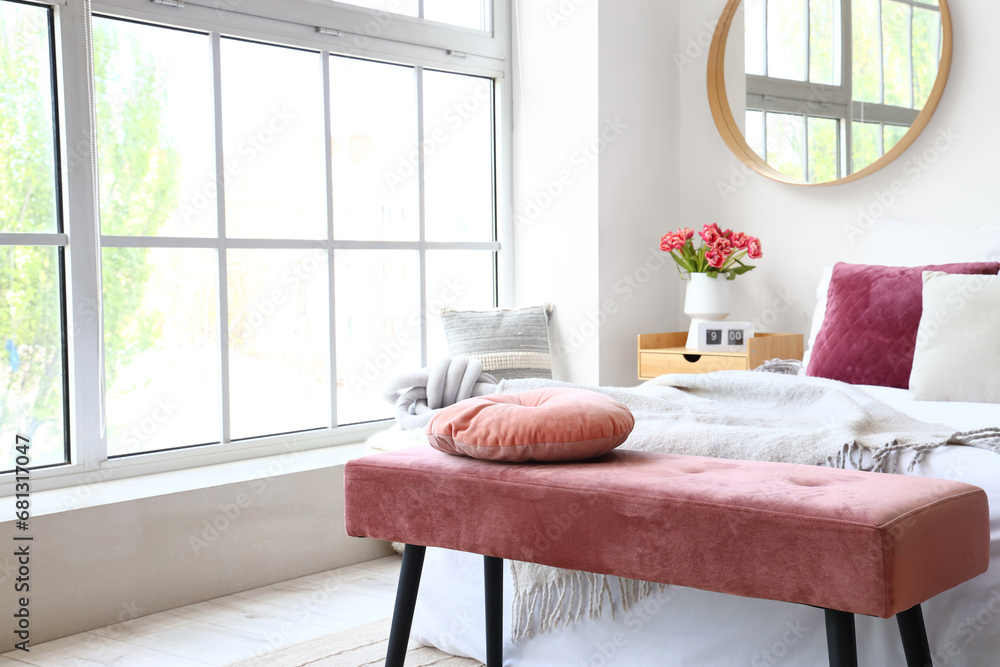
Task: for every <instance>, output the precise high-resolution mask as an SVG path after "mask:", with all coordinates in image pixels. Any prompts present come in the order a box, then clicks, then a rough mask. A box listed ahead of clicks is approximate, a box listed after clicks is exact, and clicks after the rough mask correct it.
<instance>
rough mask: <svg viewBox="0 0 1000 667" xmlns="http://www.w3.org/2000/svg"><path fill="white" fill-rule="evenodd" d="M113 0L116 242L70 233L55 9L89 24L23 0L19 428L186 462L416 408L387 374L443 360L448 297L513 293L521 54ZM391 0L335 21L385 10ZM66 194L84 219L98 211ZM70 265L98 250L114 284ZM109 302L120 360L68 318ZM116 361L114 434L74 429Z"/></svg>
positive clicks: (104, 88)
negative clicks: (513, 78)
mask: <svg viewBox="0 0 1000 667" xmlns="http://www.w3.org/2000/svg"><path fill="white" fill-rule="evenodd" d="M109 2H113V5H111V4H109V5H108V6H104V5H101V6H98V5H97V3H95V6H94V11H95V14H94V16H93V21H92V23H93V45H94V63H93V64H94V68H93V70H94V79H93V84H94V108H93V112H94V114H95V116H96V128H97V137H96V138H97V140H98V143H97V145H98V147H99V150H98V155H97V160H96V163H97V165H96V166H97V171H96V173H97V184H98V188H97V189H98V197H97V200H98V201H97V205H98V210H99V214H100V237H99V254H97V249H96V247H95V246H90V245H87V244H85V243H76V245H74V244H73V243H71V242H70V237H71V235H68V234H65V233H64V231H63V228H62V225H63V221H62V220H63V215H62V206H63V199H64V198H63V197H61V196H60V191H61V188H63V187H64V186H65V184H66V183H65V182H64V181H66V182H68V183H70V184H75V187H80V186H81V181H82V179H85V178H86V177H87V172H88V168H87V167H86V166H83V167H80V168H78V169H70V170H68V171H65V170H64V171H65V173H62V178H61V177H60V173H61V172H60V169H59V159H58V156H59V154H60V150H59V137H58V129H59V127H60V122H59V118H60V114H62V115H63V117H65V118H67V122H68V123H70V124H72V122H74V121H76V122H77V126H78V125H79V119H80V118H81V117H82V116H84V114H89V112H90V109H89V107H88V105H87V103H86V101H85V99H80V98H79V97H72V96H70V93H69V92H67V95H66V97H65V99H63V100H61V103H60V100H59V92H60V91H59V89H58V87H57V85H56V83H55V82H56V81H58V79H59V77H57V76H56V72H55V70H54V67H56V64H57V63H58V59H57V57H56V54H57V53H58V49H57V48H56V47H57V45H58V42H57V39H58V37H57V34H58V33H57V32H56V31H55V26H56V25H57V24H56V22H55V15H56V13H58V12H63V13H64V15H63V16H61V19H62V20H61V22H62V23H63V24H70V23H72V21H74V20H78V21H81V22H82V19H83V17H81V16H79V15H78V14H74V13H73V11H72V9H70V8H62V7H56V8H54V9H51V8H46V7H40V6H36V5H29V4H22V3H20V2H15V1H14V0H0V19H2V20H3V24H4V26H5V27H4V31H3V34H2V35H0V73H4V74H5V75H4V76H3V78H2V80H0V91H2V96H0V105H2V106H0V148H2V150H3V152H4V154H5V155H19V156H22V158H21V161H20V162H19V163H18V165H17V166H18V167H19V169H20V171H17V172H12V173H7V172H6V171H5V173H3V174H0V252H2V253H3V255H2V260H3V265H2V266H0V276H2V280H3V283H2V289H3V295H4V299H5V304H6V305H5V308H4V309H3V310H0V317H3V318H5V322H4V326H3V331H5V332H7V331H9V332H10V334H9V336H7V340H5V341H4V342H5V343H6V348H5V354H4V355H3V357H2V360H3V362H4V363H3V365H2V368H0V390H2V391H3V392H4V394H3V398H4V400H3V403H2V404H0V410H2V412H0V419H2V421H0V426H2V429H3V437H4V438H7V439H8V440H10V441H12V439H13V433H14V432H15V431H20V432H27V434H28V435H30V436H31V437H32V439H33V452H34V455H35V457H34V459H33V464H35V465H54V464H62V466H61V467H62V468H63V469H66V470H69V471H70V472H68V473H64V474H65V479H66V480H71V478H72V475H80V474H82V473H83V472H85V471H86V470H88V469H90V470H93V469H97V468H100V467H107V465H112V466H113V465H114V463H113V460H122V461H124V460H126V459H127V460H129V461H130V463H129V466H130V469H131V468H134V469H135V470H139V471H141V470H143V465H146V464H147V463H148V464H149V466H151V467H149V468H148V469H150V470H153V469H164V468H171V467H172V468H178V467H184V466H186V465H200V464H202V463H203V462H205V461H213V462H214V461H219V460H227V459H234V458H245V457H247V456H251V455H258V454H261V453H268V452H270V451H275V452H277V451H287V450H288V449H289V448H292V449H294V448H299V447H303V446H305V447H314V446H322V445H323V444H332V443H335V442H337V441H345V440H347V439H348V438H351V439H356V438H357V437H358V435H357V434H359V433H366V432H370V430H371V429H368V430H367V431H366V430H364V428H362V427H363V425H364V424H366V423H370V422H377V421H379V420H385V419H387V418H390V417H391V416H392V414H393V409H392V406H390V405H389V404H388V403H386V402H385V400H384V399H383V398H382V395H381V387H382V386H383V385H384V383H385V382H386V381H387V380H388V379H390V378H391V377H392V376H393V375H394V374H397V373H400V372H404V371H410V370H413V369H415V368H418V367H420V366H421V365H422V364H425V363H427V360H428V359H429V358H436V357H438V356H440V355H442V354H445V353H446V345H445V344H444V341H443V332H442V331H441V328H440V323H439V313H440V310H441V309H442V308H444V307H471V308H489V307H492V306H494V305H496V303H497V299H498V290H497V285H498V275H499V271H500V267H501V262H500V259H499V258H500V251H501V243H500V233H501V232H500V230H501V225H500V223H499V220H500V219H501V218H502V213H501V210H502V207H503V202H502V201H501V200H500V199H498V197H497V193H498V192H500V191H501V190H502V188H501V184H500V183H499V182H498V176H497V175H498V174H500V173H502V171H503V170H502V169H500V165H498V163H497V161H498V159H499V155H500V151H498V150H497V146H498V140H499V137H500V136H501V135H502V133H503V123H502V122H501V121H500V120H499V119H500V118H501V116H500V115H499V114H498V110H500V109H502V108H503V107H502V106H501V105H499V100H498V90H499V89H500V86H499V82H500V81H501V78H502V77H503V76H504V74H505V71H506V67H507V65H506V63H505V62H504V61H502V60H500V61H497V60H496V58H495V57H494V54H495V53H496V51H497V49H496V48H495V46H494V45H493V42H494V37H493V36H490V35H483V36H482V37H479V38H476V39H478V40H479V41H478V42H477V41H476V40H475V39H473V40H471V41H470V37H469V33H468V32H467V31H462V30H461V29H459V30H458V31H457V32H456V35H458V37H457V39H458V41H459V43H461V44H462V46H463V47H464V48H466V49H467V48H469V45H470V44H472V45H473V46H475V45H477V44H479V45H481V48H479V49H478V50H479V51H480V52H481V53H482V54H486V55H480V53H476V52H471V53H470V52H464V51H463V56H462V57H461V58H456V57H455V56H454V55H451V54H449V52H448V51H447V50H446V49H441V48H439V47H438V46H437V45H434V46H425V45H421V44H420V43H419V38H420V34H421V31H420V30H416V31H414V32H413V35H414V37H413V38H414V43H413V44H408V45H405V46H404V47H400V46H399V45H398V42H397V39H396V37H398V35H395V34H394V35H393V36H392V37H393V39H392V40H391V41H392V43H391V44H386V43H382V42H379V38H378V36H377V35H369V34H361V35H359V34H353V33H343V32H336V31H335V32H334V33H331V32H330V31H329V30H327V31H326V32H321V31H320V30H319V29H318V28H319V26H307V27H308V33H307V34H308V37H303V30H302V27H303V26H294V25H293V26H290V25H289V24H288V22H287V21H271V19H270V18H268V17H254V18H247V17H245V16H242V15H233V16H227V17H226V19H227V20H226V21H225V28H222V26H221V25H218V26H217V25H216V24H217V23H218V22H219V11H218V10H216V9H211V10H209V9H207V8H204V7H198V6H196V5H195V4H191V5H186V6H185V7H184V8H182V9H180V10H178V8H167V7H164V6H156V7H154V8H152V9H151V8H150V7H149V6H148V3H147V2H141V1H139V0H135V1H134V2H133V1H132V0H109ZM352 4H362V3H352ZM387 4H391V5H393V6H395V5H396V4H399V3H395V2H393V3H387ZM414 4H415V5H416V4H417V3H414ZM419 4H420V6H419V7H417V13H418V14H424V13H425V12H426V14H425V17H426V19H427V20H430V21H439V22H441V23H450V24H452V25H463V21H466V18H463V16H467V15H468V16H471V14H470V12H471V10H470V9H469V7H470V6H475V7H478V9H477V10H476V12H478V13H477V18H476V20H477V21H483V20H484V19H483V17H484V16H485V15H486V14H487V13H488V12H487V10H489V11H494V9H493V7H492V4H487V3H485V2H484V3H448V2H434V1H432V0H427V2H426V7H424V4H425V3H423V2H421V3H419ZM133 6H134V9H135V10H136V12H135V13H133V12H132V9H133ZM373 8H374V9H377V8H375V7H372V8H369V9H364V10H362V9H338V10H335V11H334V13H333V14H332V15H331V14H330V12H331V11H333V10H329V9H328V10H327V11H326V12H324V13H323V14H322V15H320V14H316V16H317V17H318V16H322V17H323V19H324V22H326V21H328V20H329V17H330V16H333V17H334V18H335V19H338V20H337V21H335V23H337V24H339V25H346V26H350V25H364V21H365V20H366V17H370V16H372V15H371V14H369V13H368V12H369V11H370V9H373ZM384 9H388V10H392V9H391V8H390V7H388V6H387V7H385V8H384ZM308 11H309V9H308V5H306V4H304V5H303V15H308ZM392 11H394V10H392ZM150 12H154V13H155V14H156V21H155V23H154V22H149V20H148V17H149V15H150ZM222 13H223V14H224V13H225V12H222ZM435 17H438V18H435ZM416 20H417V21H422V20H423V19H421V18H419V17H418V18H417V19H416ZM471 21H472V19H471V18H468V22H471ZM244 25H246V26H250V27H247V28H245V29H244V28H243V26H244ZM465 27H472V26H465ZM251 28H252V29H251ZM404 28H405V26H404ZM76 29H78V30H79V29H81V28H80V27H79V25H78V26H76ZM266 29H271V30H272V31H273V34H271V35H269V36H267V39H264V36H265V35H264V33H265V32H266ZM477 29H481V28H477ZM448 30H455V29H454V28H448ZM442 34H447V30H445V31H444V32H441V30H438V32H437V33H435V35H437V36H440V35H442ZM435 39H437V37H436V38H435ZM363 47H366V48H367V51H366V48H363ZM477 48H478V47H477ZM386 50H390V51H391V50H395V53H394V56H393V57H392V58H391V59H388V58H386V57H380V56H382V54H383V52H384V51H386ZM400 51H402V52H403V53H400ZM66 67H67V69H68V70H71V72H70V73H68V74H67V75H66V76H71V75H72V74H74V73H75V74H76V75H79V73H80V72H81V71H82V69H83V68H82V67H80V66H79V64H78V63H74V62H71V61H69V60H68V59H67V62H66ZM8 72H17V73H18V74H17V75H9V76H8V75H6V73H8ZM77 89H78V87H77V86H73V87H71V91H72V93H73V94H78V93H76V91H77ZM67 179H68V180H67ZM74 179H81V180H74ZM83 185H86V183H83ZM65 201H66V202H68V206H69V209H68V219H69V220H70V221H71V222H70V224H71V225H80V226H81V229H85V228H86V226H87V225H88V224H90V225H92V224H93V216H92V215H91V213H90V212H89V211H88V210H87V209H86V206H84V205H80V204H79V200H78V198H74V197H66V198H65ZM64 257H65V258H68V259H70V261H72V262H77V263H78V264H80V265H86V264H88V262H89V263H91V264H95V265H96V264H97V260H99V262H100V266H101V274H100V278H101V283H103V289H102V291H101V292H100V299H97V298H94V297H96V296H97V293H96V291H95V290H93V288H91V287H89V286H88V285H89V283H88V280H87V279H86V278H84V279H82V280H80V282H79V284H77V281H78V274H77V273H75V272H74V273H73V274H72V275H71V276H69V277H67V275H66V271H65V269H64ZM93 284H94V285H96V284H98V283H97V281H96V278H94V283H93ZM88 290H90V291H91V292H92V293H91V294H89V295H88ZM88 309H89V310H88ZM67 311H68V312H70V313H72V314H73V317H72V318H70V320H69V321H67V314H66V313H67ZM88 312H89V313H90V314H91V316H90V317H89V318H88V317H87V316H86V313H88ZM78 313H82V315H80V316H78V315H77V314H78ZM97 315H99V316H100V317H99V321H100V323H102V326H103V341H102V342H103V351H104V364H103V368H101V367H100V365H99V364H96V365H95V364H93V363H92V362H91V363H90V365H89V366H88V365H87V363H84V362H81V361H74V360H80V359H92V358H93V356H95V355H94V354H93V351H92V350H89V349H85V348H84V347H83V346H82V345H81V344H80V343H79V341H78V336H76V335H75V334H76V332H75V331H73V332H70V331H67V329H68V327H76V326H79V327H82V328H83V329H84V330H86V331H88V332H93V331H96V330H97V329H96V326H97V325H96V324H95V323H94V322H95V321H97V320H98V317H96V316H97ZM101 371H103V375H104V393H103V402H100V403H99V405H100V407H101V412H102V414H103V415H105V417H106V432H104V433H103V434H102V435H101V437H97V438H89V437H84V436H81V437H75V436H74V437H71V436H73V435H74V428H73V426H74V425H82V426H83V427H84V428H83V431H85V432H88V433H96V432H99V430H98V429H96V428H94V424H95V422H96V420H97V418H98V415H95V414H83V413H82V411H81V410H76V411H75V412H74V413H73V414H72V419H73V420H72V421H71V419H70V416H71V412H70V410H69V405H71V403H72V400H73V398H74V395H75V394H74V392H77V393H79V394H80V395H85V394H86V395H97V396H100V395H101V381H102V378H101ZM91 392H92V393H91ZM95 404H97V403H96V402H95ZM359 428H362V430H358V429H359ZM351 434H355V435H353V436H352V435H351ZM178 450H184V451H178ZM43 451H44V453H45V456H44V458H39V453H40V452H43ZM206 456H207V457H208V458H205V457H206ZM106 461H112V463H110V464H108V463H104V462H106ZM48 474H50V476H51V477H52V479H57V478H58V477H59V475H60V474H61V473H60V471H59V469H58V468H56V469H54V472H50V473H48ZM59 483H61V482H53V485H58V484H59ZM66 483H70V481H67V482H66Z"/></svg>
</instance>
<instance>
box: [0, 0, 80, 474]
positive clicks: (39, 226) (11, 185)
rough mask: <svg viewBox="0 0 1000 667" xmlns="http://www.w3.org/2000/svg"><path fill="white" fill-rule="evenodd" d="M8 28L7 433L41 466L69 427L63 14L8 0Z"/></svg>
mask: <svg viewBox="0 0 1000 667" xmlns="http://www.w3.org/2000/svg"><path fill="white" fill-rule="evenodd" d="M0 24H2V25H3V30H2V31H0V155H3V156H4V163H5V164H4V168H3V169H0V301H2V303H3V305H2V306H0V332H2V334H0V338H2V340H0V344H2V346H3V348H2V350H0V438H2V441H3V442H4V443H13V442H14V435H15V433H18V432H20V433H22V434H24V435H27V436H28V437H29V438H31V440H32V460H33V463H34V464H35V465H37V466H45V465H54V464H59V463H63V462H65V461H67V457H68V447H67V443H68V437H69V431H68V402H67V392H68V390H67V357H66V345H65V335H66V316H65V305H64V301H65V282H64V280H65V266H64V258H65V246H66V244H67V239H66V235H65V234H63V221H62V205H61V197H60V180H59V163H58V160H57V156H58V155H59V135H58V131H57V128H58V126H57V124H56V122H55V118H56V114H55V103H56V95H55V80H56V72H55V71H54V66H53V63H54V60H55V59H54V44H53V40H52V33H53V13H52V10H50V9H48V8H44V7H38V6H34V5H28V4H20V3H15V2H2V3H0ZM4 451H5V452H6V454H5V455H4V460H3V462H2V463H3V466H2V468H0V469H12V468H13V457H14V454H16V452H14V449H13V444H10V445H9V446H7V447H5V449H4Z"/></svg>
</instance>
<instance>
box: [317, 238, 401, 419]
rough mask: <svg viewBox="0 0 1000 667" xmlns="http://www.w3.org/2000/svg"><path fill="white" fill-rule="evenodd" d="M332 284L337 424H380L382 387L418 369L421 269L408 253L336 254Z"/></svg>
mask: <svg viewBox="0 0 1000 667" xmlns="http://www.w3.org/2000/svg"><path fill="white" fill-rule="evenodd" d="M334 266H335V270H336V281H337V283H336V284H337V293H336V301H337V421H338V422H339V423H340V424H353V423H357V422H364V421H371V420H374V419H385V418H388V417H392V415H393V414H394V411H393V407H392V406H391V405H389V404H388V403H387V402H386V401H385V399H383V398H382V390H383V387H384V385H385V384H386V382H388V381H389V380H390V379H391V378H392V377H394V376H396V375H398V374H400V373H408V372H412V371H414V370H416V369H418V368H420V349H421V345H420V273H419V271H420V269H419V263H418V256H417V252H416V251H413V250H341V251H338V252H337V253H336V254H335V256H334Z"/></svg>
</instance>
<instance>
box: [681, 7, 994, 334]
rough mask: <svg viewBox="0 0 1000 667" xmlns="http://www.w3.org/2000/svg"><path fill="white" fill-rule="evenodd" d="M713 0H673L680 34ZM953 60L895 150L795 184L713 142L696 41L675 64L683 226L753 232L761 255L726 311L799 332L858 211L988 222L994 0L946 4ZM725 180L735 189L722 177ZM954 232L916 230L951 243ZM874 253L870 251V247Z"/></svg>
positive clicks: (857, 234) (856, 231)
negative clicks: (915, 135) (855, 175)
mask: <svg viewBox="0 0 1000 667" xmlns="http://www.w3.org/2000/svg"><path fill="white" fill-rule="evenodd" d="M725 4H726V3H725V0H681V1H680V17H679V18H680V23H679V26H678V28H679V31H680V36H679V39H680V41H681V43H682V44H686V43H687V42H688V40H689V39H695V40H697V38H698V37H699V35H700V34H701V33H702V32H703V31H704V30H705V24H706V22H709V23H711V22H714V21H716V20H717V19H718V16H719V15H720V14H721V12H722V9H723V7H724V6H725ZM951 11H952V18H953V19H954V27H955V36H956V39H955V49H954V62H953V65H952V71H951V77H950V79H949V82H948V87H947V89H946V90H945V94H944V99H943V100H942V102H941V105H940V106H939V107H938V110H937V112H936V114H935V116H934V118H933V119H932V120H931V123H930V126H929V127H928V128H927V129H926V130H925V131H924V133H923V135H921V137H920V138H919V139H918V140H917V142H916V143H915V144H914V145H913V146H911V147H910V149H909V150H908V151H907V152H906V153H904V154H903V155H902V157H900V158H899V159H898V160H896V162H894V163H893V164H891V165H889V166H888V167H886V168H885V169H883V170H881V171H880V172H878V173H876V174H874V175H872V176H870V177H867V178H864V179H861V180H860V181H857V182H855V183H848V184H845V185H834V186H829V187H799V186H790V185H783V184H780V183H776V182H774V181H771V180H768V179H766V178H764V177H762V176H758V175H756V174H753V173H751V174H750V175H746V174H744V172H743V170H742V169H741V165H740V163H739V161H738V160H737V159H736V157H735V156H733V155H732V153H730V151H729V150H728V149H727V148H726V146H725V145H724V144H723V142H722V139H721V138H720V137H719V134H718V132H717V131H716V128H715V125H714V123H713V121H712V116H711V112H710V111H709V107H708V100H707V96H706V69H707V59H708V53H707V49H706V50H704V51H702V52H701V53H698V54H697V58H694V59H693V60H694V62H692V63H690V64H689V65H688V66H687V67H685V68H684V69H683V71H682V72H681V75H680V123H681V144H680V156H679V160H680V164H681V168H680V193H681V197H680V218H681V219H682V220H684V221H685V224H688V225H690V226H692V227H693V226H695V225H694V224H691V223H695V224H697V225H700V224H702V223H704V222H712V221H718V222H719V224H720V225H721V226H723V227H732V228H738V229H741V230H745V231H747V232H748V233H751V234H754V235H757V236H759V237H760V238H761V239H762V241H763V245H764V258H763V259H762V260H761V261H760V262H759V264H758V267H759V268H758V269H757V270H755V271H753V272H752V273H750V274H747V275H746V276H743V277H741V278H740V279H739V280H737V281H736V287H735V292H734V298H735V303H736V304H738V305H737V307H736V310H735V311H734V313H733V315H732V316H731V319H738V320H756V321H757V322H758V330H763V331H791V332H802V333H806V332H807V330H808V326H809V319H810V317H811V312H812V309H813V307H814V305H815V295H814V290H815V285H816V282H817V280H818V277H819V274H820V270H821V268H822V266H824V265H828V264H832V263H833V262H835V261H867V260H868V258H869V254H868V251H867V247H866V241H867V237H868V234H867V229H866V224H867V221H868V219H869V218H868V214H870V213H875V214H878V213H879V212H880V211H881V210H883V209H884V215H885V216H886V217H888V218H893V219H899V220H906V221H911V222H924V223H956V224H958V223H963V222H972V221H975V222H979V223H997V221H998V214H997V211H998V210H1000V188H998V187H997V185H996V181H997V178H996V175H997V170H996V167H995V160H996V158H995V156H996V154H997V152H998V149H1000V131H998V130H997V129H996V124H995V123H994V122H992V121H991V120H989V119H987V118H986V117H985V116H984V113H983V112H984V111H985V110H986V109H991V108H995V106H996V103H1000V86H998V85H997V84H996V77H995V75H994V74H993V69H994V65H993V63H996V62H997V61H998V59H1000V42H998V41H997V40H996V37H995V31H994V30H993V26H995V25H996V24H997V22H998V21H1000V4H998V3H985V2H977V3H960V2H955V3H952V5H951ZM725 185H730V186H733V188H734V190H735V191H731V190H728V189H726V188H725ZM956 242H959V239H957V238H952V239H928V243H931V244H941V243H956ZM875 259H877V256H876V257H875Z"/></svg>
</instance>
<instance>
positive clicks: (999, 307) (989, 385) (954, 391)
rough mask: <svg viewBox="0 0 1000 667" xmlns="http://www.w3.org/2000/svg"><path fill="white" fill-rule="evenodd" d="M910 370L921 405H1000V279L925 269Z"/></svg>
mask: <svg viewBox="0 0 1000 667" xmlns="http://www.w3.org/2000/svg"><path fill="white" fill-rule="evenodd" d="M923 275H924V292H923V305H924V312H923V314H922V315H921V317H920V327H919V328H918V329H917V346H916V349H915V350H914V353H913V370H912V371H911V372H910V391H911V392H912V393H913V396H914V398H916V399H917V400H922V401H965V402H970V403H1000V345H998V344H997V342H996V340H995V339H994V336H995V332H996V331H998V330H1000V276H981V275H980V276H977V275H955V274H948V273H942V272H940V271H924V274H923Z"/></svg>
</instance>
